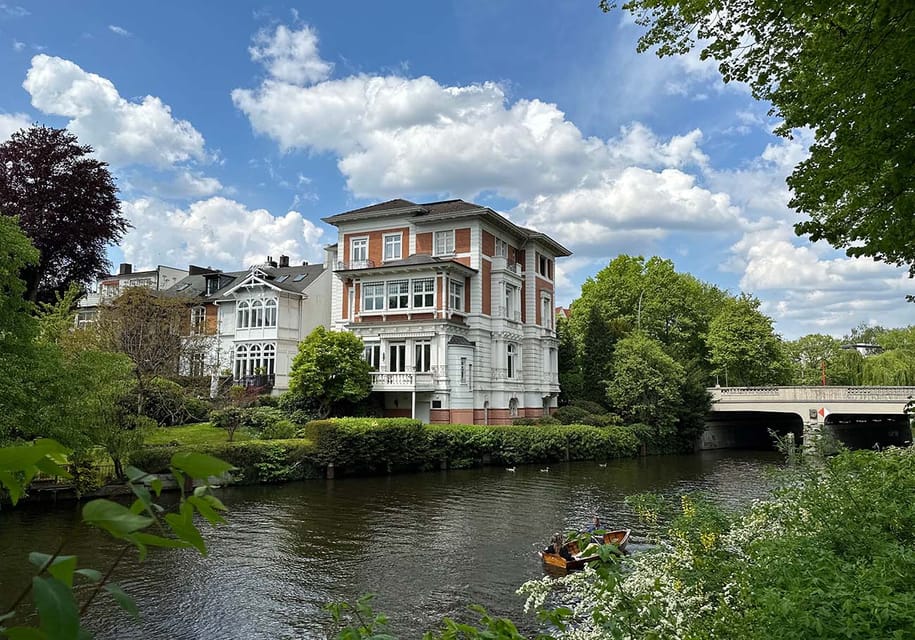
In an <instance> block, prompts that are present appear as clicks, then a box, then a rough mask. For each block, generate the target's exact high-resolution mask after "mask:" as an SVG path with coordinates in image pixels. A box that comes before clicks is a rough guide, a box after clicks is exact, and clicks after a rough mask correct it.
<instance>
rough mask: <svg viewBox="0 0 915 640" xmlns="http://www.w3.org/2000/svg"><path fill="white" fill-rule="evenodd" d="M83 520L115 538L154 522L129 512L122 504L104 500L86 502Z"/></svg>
mask: <svg viewBox="0 0 915 640" xmlns="http://www.w3.org/2000/svg"><path fill="white" fill-rule="evenodd" d="M83 520H84V521H85V522H86V523H87V524H91V525H93V526H96V527H99V528H100V529H104V530H105V531H108V532H109V533H110V534H111V535H113V536H114V537H116V538H123V537H124V536H126V535H127V534H129V533H133V532H134V531H139V530H140V529H145V528H146V527H148V526H149V525H151V524H152V523H153V522H154V520H153V519H152V518H149V517H147V516H141V515H138V514H136V513H133V512H131V511H130V509H128V508H127V507H125V506H124V505H122V504H118V503H117V502H112V501H111V500H104V499H100V500H92V501H90V502H87V503H86V504H85V505H84V506H83Z"/></svg>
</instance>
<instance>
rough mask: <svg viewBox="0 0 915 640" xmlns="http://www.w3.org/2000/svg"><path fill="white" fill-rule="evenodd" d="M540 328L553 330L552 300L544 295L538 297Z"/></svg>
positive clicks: (547, 295)
mask: <svg viewBox="0 0 915 640" xmlns="http://www.w3.org/2000/svg"><path fill="white" fill-rule="evenodd" d="M540 326H542V327H543V328H544V329H552V328H553V298H552V297H551V296H550V295H549V294H546V293H544V294H542V295H541V296H540Z"/></svg>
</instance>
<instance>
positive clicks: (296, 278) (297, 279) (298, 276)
mask: <svg viewBox="0 0 915 640" xmlns="http://www.w3.org/2000/svg"><path fill="white" fill-rule="evenodd" d="M307 276H308V274H307V273H300V274H299V275H297V276H296V277H295V278H293V279H292V281H293V282H301V281H302V280H304V279H305V278H306V277H307Z"/></svg>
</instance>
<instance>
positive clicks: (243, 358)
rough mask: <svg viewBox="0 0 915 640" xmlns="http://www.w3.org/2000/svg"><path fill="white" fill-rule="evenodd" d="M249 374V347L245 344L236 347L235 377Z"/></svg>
mask: <svg viewBox="0 0 915 640" xmlns="http://www.w3.org/2000/svg"><path fill="white" fill-rule="evenodd" d="M246 375H248V347H246V346H245V345H243V344H240V345H238V346H237V347H236V348H235V379H236V380H237V379H239V378H243V377H245V376H246Z"/></svg>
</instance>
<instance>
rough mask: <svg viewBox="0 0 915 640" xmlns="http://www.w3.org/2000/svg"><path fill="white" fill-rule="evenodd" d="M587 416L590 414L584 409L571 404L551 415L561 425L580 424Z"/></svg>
mask: <svg viewBox="0 0 915 640" xmlns="http://www.w3.org/2000/svg"><path fill="white" fill-rule="evenodd" d="M588 415H590V413H589V412H588V411H586V410H585V409H582V408H581V407H577V406H575V405H571V404H570V405H567V406H565V407H559V408H558V409H556V411H555V412H554V413H553V417H554V418H556V419H557V420H559V422H561V423H562V424H581V422H582V420H584V419H585V418H587V417H588Z"/></svg>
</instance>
